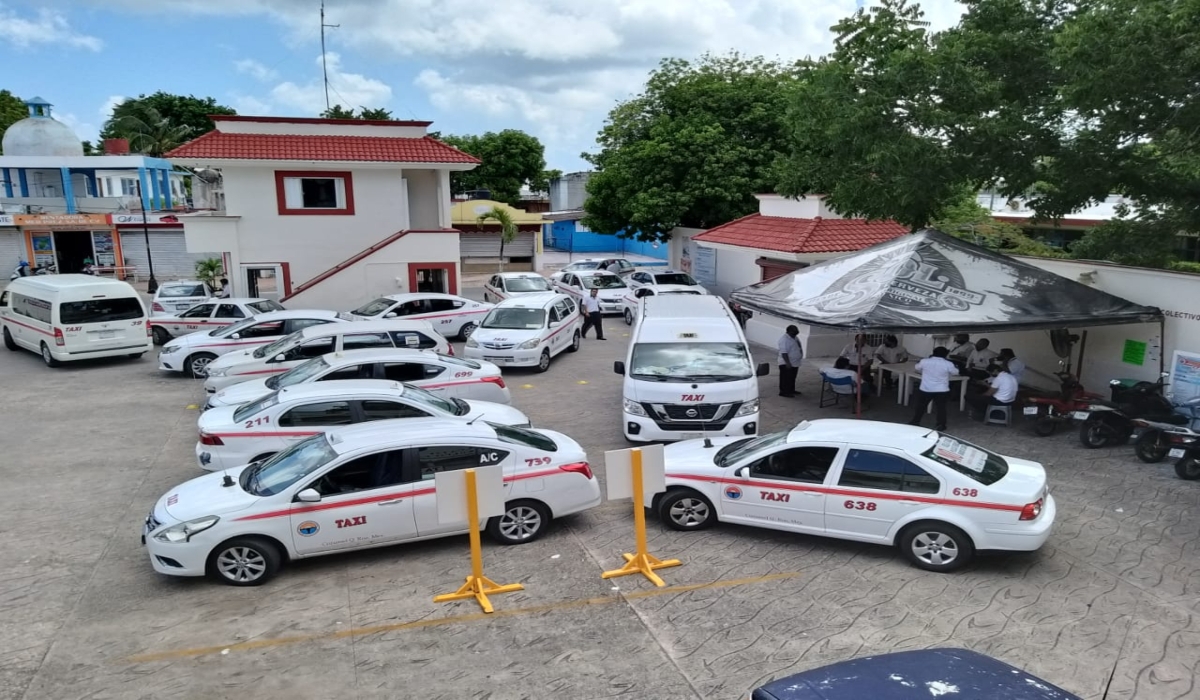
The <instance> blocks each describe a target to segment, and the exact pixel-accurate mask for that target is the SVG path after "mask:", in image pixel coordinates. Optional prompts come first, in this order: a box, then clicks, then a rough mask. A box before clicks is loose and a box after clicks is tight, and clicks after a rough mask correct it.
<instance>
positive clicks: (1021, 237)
mask: <svg viewBox="0 0 1200 700" xmlns="http://www.w3.org/2000/svg"><path fill="white" fill-rule="evenodd" d="M930 224H931V225H932V227H933V228H935V229H937V230H939V231H941V232H943V233H947V234H949V235H951V236H954V237H955V238H961V239H963V240H964V241H970V242H971V243H974V244H975V245H978V246H983V247H984V248H988V249H990V250H994V251H997V252H999V253H1005V254H1007V255H1033V256H1037V257H1042V258H1065V257H1067V254H1066V252H1065V251H1062V250H1058V249H1056V248H1054V247H1052V246H1049V245H1047V244H1046V243H1043V242H1042V241H1039V240H1037V239H1036V238H1033V237H1031V236H1029V235H1028V234H1026V233H1025V232H1024V231H1022V230H1021V228H1020V227H1019V226H1015V225H1013V224H1010V223H1006V222H1003V221H996V219H994V218H993V217H992V213H991V212H990V211H988V210H987V209H986V208H985V207H984V206H982V205H981V204H979V202H978V201H977V200H976V199H975V192H974V191H973V190H971V189H969V188H962V189H960V190H959V193H958V196H957V197H956V198H955V199H953V200H951V201H950V202H948V203H946V204H944V205H943V206H942V207H940V210H939V213H938V218H937V219H935V220H934V221H932V222H930Z"/></svg>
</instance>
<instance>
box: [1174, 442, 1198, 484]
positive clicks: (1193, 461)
mask: <svg viewBox="0 0 1200 700" xmlns="http://www.w3.org/2000/svg"><path fill="white" fill-rule="evenodd" d="M1168 455H1169V456H1171V457H1175V458H1178V459H1179V461H1178V462H1176V463H1175V474H1176V476H1178V477H1179V478H1180V479H1186V480H1187V481H1195V480H1196V479H1200V445H1197V444H1195V443H1193V444H1192V445H1191V446H1190V447H1175V448H1172V449H1171V451H1170V452H1169V453H1168Z"/></svg>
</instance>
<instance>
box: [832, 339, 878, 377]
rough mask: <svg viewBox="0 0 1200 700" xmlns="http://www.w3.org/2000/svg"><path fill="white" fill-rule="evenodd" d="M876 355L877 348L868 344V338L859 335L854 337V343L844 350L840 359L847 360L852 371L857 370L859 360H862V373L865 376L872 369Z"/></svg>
mask: <svg viewBox="0 0 1200 700" xmlns="http://www.w3.org/2000/svg"><path fill="white" fill-rule="evenodd" d="M874 355H875V348H874V347H872V346H871V345H870V344H868V343H867V336H865V335H863V334H862V333H859V334H858V335H856V336H854V342H853V343H850V344H848V345H847V346H846V347H844V348H842V354H841V355H840V357H844V358H846V360H847V361H849V362H850V369H853V370H857V369H858V368H859V367H858V362H859V358H860V357H861V358H862V371H863V374H864V375H865V374H866V373H867V372H868V371H870V369H871V358H872V357H873V356H874Z"/></svg>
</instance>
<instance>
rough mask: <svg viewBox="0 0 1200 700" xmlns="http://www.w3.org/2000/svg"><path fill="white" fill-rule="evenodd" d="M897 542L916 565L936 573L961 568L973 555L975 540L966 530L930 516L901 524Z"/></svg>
mask: <svg viewBox="0 0 1200 700" xmlns="http://www.w3.org/2000/svg"><path fill="white" fill-rule="evenodd" d="M898 545H899V547H900V551H901V552H902V553H903V554H904V556H905V557H906V558H907V559H908V560H909V561H910V562H912V564H913V565H914V566H916V567H917V568H918V569H924V570H925V571H936V572H938V573H947V572H950V571H954V570H956V569H960V568H962V567H964V566H966V565H967V563H968V562H970V561H971V559H972V557H974V556H975V544H974V543H973V542H971V538H970V537H968V536H967V533H965V532H963V531H962V530H960V529H959V528H957V527H955V526H953V525H951V524H949V523H943V522H937V521H932V520H930V521H924V522H919V523H913V524H912V525H909V526H908V527H906V528H904V531H903V532H901V533H900V537H899V538H898Z"/></svg>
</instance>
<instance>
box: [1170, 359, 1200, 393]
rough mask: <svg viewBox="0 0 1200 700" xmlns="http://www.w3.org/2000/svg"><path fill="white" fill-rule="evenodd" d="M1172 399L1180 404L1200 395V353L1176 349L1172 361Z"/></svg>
mask: <svg viewBox="0 0 1200 700" xmlns="http://www.w3.org/2000/svg"><path fill="white" fill-rule="evenodd" d="M1170 394H1171V401H1173V402H1175V403H1177V404H1180V403H1183V402H1185V401H1187V400H1188V399H1193V398H1195V397H1197V396H1200V355H1197V354H1196V353H1194V352H1184V351H1182V350H1176V351H1175V356H1174V357H1173V358H1172V361H1171V386H1170Z"/></svg>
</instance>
